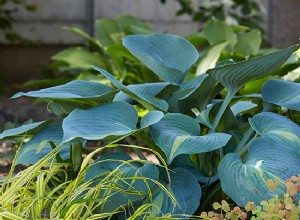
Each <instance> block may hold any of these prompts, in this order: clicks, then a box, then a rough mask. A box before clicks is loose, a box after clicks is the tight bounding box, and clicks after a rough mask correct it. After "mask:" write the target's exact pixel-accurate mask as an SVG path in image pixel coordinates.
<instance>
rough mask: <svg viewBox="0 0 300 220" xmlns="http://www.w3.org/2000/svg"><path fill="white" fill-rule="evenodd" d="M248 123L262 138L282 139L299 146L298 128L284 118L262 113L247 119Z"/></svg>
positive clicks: (299, 135) (299, 130)
mask: <svg viewBox="0 0 300 220" xmlns="http://www.w3.org/2000/svg"><path fill="white" fill-rule="evenodd" d="M249 123H250V125H251V127H252V128H253V129H254V130H255V131H256V132H257V133H258V134H259V135H261V136H263V137H270V138H273V139H278V140H280V139H283V140H286V141H290V142H293V143H298V144H299V145H300V127H299V126H298V125H297V124H295V123H294V122H292V121H291V120H289V119H287V118H286V117H284V116H281V115H277V114H275V113H271V112H264V113H260V114H257V115H255V116H254V117H253V118H251V119H249Z"/></svg>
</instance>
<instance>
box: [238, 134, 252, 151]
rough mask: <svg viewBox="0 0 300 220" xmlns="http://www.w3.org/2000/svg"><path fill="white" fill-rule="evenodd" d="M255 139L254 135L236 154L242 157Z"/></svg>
mask: <svg viewBox="0 0 300 220" xmlns="http://www.w3.org/2000/svg"><path fill="white" fill-rule="evenodd" d="M255 138H256V135H254V136H253V137H252V138H251V139H250V141H248V143H247V144H245V145H244V146H243V148H241V150H240V151H239V152H236V153H237V154H238V155H240V156H242V155H243V154H244V153H245V152H246V151H247V149H248V146H249V144H250V143H251V142H252V141H253V140H254V139H255Z"/></svg>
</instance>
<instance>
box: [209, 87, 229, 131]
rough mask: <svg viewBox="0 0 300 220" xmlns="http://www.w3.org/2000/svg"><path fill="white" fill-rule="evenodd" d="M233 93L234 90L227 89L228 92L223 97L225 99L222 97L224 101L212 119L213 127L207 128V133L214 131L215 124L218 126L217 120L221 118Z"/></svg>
mask: <svg viewBox="0 0 300 220" xmlns="http://www.w3.org/2000/svg"><path fill="white" fill-rule="evenodd" d="M234 94H235V93H234V92H231V91H230V90H229V91H228V93H227V95H226V97H225V99H224V101H223V103H222V105H221V107H220V109H219V111H218V113H217V115H216V117H215V119H214V122H213V127H212V128H211V129H210V130H209V132H208V133H214V132H215V131H216V128H217V126H218V124H219V122H220V120H221V118H222V115H223V114H224V112H225V110H226V108H227V106H228V105H229V103H230V102H231V100H232V98H233V96H234Z"/></svg>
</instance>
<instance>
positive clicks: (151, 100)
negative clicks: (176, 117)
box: [93, 66, 169, 111]
mask: <svg viewBox="0 0 300 220" xmlns="http://www.w3.org/2000/svg"><path fill="white" fill-rule="evenodd" d="M93 68H94V69H95V70H97V71H99V72H100V73H102V74H103V75H104V76H105V77H106V78H107V79H109V80H110V81H111V83H112V84H113V85H114V86H115V87H117V88H118V89H120V90H121V91H122V92H124V93H125V94H126V95H127V96H129V97H130V98H132V99H134V100H136V101H137V102H139V103H140V104H142V105H143V106H145V107H146V108H148V109H151V110H152V109H158V110H162V111H166V110H167V109H168V108H169V105H168V103H167V102H166V101H165V100H162V99H159V98H156V97H154V96H151V95H149V94H145V93H142V92H138V91H137V90H136V88H135V90H131V89H130V88H129V87H127V86H124V85H123V84H122V83H120V82H119V81H118V80H117V79H116V78H114V77H113V76H112V75H111V74H110V73H109V72H107V71H106V70H103V69H100V68H98V67H95V66H94V67H93ZM142 91H143V90H142Z"/></svg>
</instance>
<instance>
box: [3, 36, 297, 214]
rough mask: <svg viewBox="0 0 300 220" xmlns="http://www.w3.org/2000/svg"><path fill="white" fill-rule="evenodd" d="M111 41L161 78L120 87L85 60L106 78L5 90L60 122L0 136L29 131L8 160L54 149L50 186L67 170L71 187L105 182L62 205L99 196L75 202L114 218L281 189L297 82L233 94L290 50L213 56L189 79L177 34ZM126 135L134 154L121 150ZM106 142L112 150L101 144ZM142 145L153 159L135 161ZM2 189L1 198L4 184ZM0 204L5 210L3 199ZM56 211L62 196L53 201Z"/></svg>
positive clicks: (290, 150)
mask: <svg viewBox="0 0 300 220" xmlns="http://www.w3.org/2000/svg"><path fill="white" fill-rule="evenodd" d="M123 45H124V47H126V48H127V49H128V50H129V51H130V53H131V54H132V55H133V56H135V57H136V59H138V60H139V61H140V62H142V63H143V64H144V65H145V66H147V67H148V68H149V69H151V70H152V71H153V73H155V74H156V76H157V77H158V78H159V79H160V80H161V81H160V82H154V83H140V84H130V85H124V84H123V83H122V82H120V81H118V80H117V79H116V78H115V77H114V76H113V75H112V74H110V73H109V72H108V71H106V70H104V69H101V68H99V67H96V66H92V68H93V69H94V70H95V71H98V72H99V73H100V74H101V75H102V76H103V77H105V78H106V79H107V80H108V81H109V82H110V84H111V85H112V86H109V85H106V84H101V83H99V82H89V81H83V80H74V81H71V82H69V83H67V84H64V85H61V86H56V87H51V88H47V89H42V90H38V91H31V92H27V93H22V92H21V93H18V94H16V95H15V96H14V97H13V98H18V97H22V96H28V97H35V98H42V99H44V100H48V101H49V104H48V109H49V110H50V111H51V112H53V113H55V114H57V115H59V116H62V117H63V119H62V122H53V121H52V120H48V121H43V122H37V123H33V124H29V125H24V126H22V127H20V128H16V129H11V130H6V131H4V132H3V133H2V134H1V135H0V138H1V139H7V138H12V137H20V136H23V137H26V138H31V139H30V140H29V141H28V142H26V143H25V144H24V145H23V146H22V147H21V148H20V150H19V153H18V156H17V160H16V163H17V164H39V162H38V161H39V160H45V161H48V160H49V158H48V156H46V157H45V155H48V154H49V153H50V154H51V152H52V151H53V150H56V151H58V152H59V153H58V154H56V156H55V161H56V163H58V164H64V165H65V166H64V167H65V169H66V170H65V172H64V173H65V174H64V175H63V176H62V177H56V178H58V180H59V181H61V182H62V183H63V182H65V181H75V182H76V180H77V179H78V178H79V177H80V178H82V179H80V181H79V182H76V183H77V184H79V185H76V187H77V186H78V187H81V185H80V184H82V185H84V184H89V183H91V187H100V186H102V183H103V181H104V182H105V181H108V183H109V184H105V186H106V187H104V188H101V187H100V188H99V190H98V191H94V194H93V195H91V194H89V193H84V192H83V191H82V193H79V194H75V195H73V194H72V195H71V196H73V201H74V203H76V201H75V200H77V201H89V200H90V199H99V201H94V200H93V202H92V203H89V202H88V203H87V204H85V205H86V206H88V207H91V210H92V213H93V214H94V213H98V214H103V213H116V212H118V217H119V218H122V217H129V216H130V215H131V216H133V215H134V214H132V213H136V211H141V210H143V211H142V212H141V213H143V214H142V215H140V217H141V218H142V217H145V218H146V217H147V218H150V217H156V216H164V215H170V214H172V216H189V215H192V214H194V213H196V214H197V213H201V211H203V210H206V209H209V207H210V206H212V204H213V202H215V201H218V200H221V199H222V197H223V196H222V195H223V193H222V191H223V192H224V193H226V194H227V195H228V196H229V197H230V198H231V199H232V200H233V201H234V202H235V203H236V204H237V205H238V206H241V207H243V206H245V205H246V204H247V203H248V202H249V201H252V202H254V203H255V204H257V205H258V204H259V203H260V201H262V200H268V199H270V198H272V197H273V196H274V195H275V194H277V195H282V194H283V193H284V191H285V189H286V186H285V184H284V180H285V179H287V178H288V177H290V176H293V175H298V174H299V170H300V160H299V158H300V150H299V149H300V148H299V143H300V141H299V140H300V136H299V134H300V128H299V126H298V125H297V124H296V123H295V122H293V121H292V120H291V119H294V120H297V117H298V113H297V111H299V110H300V105H299V101H298V100H297V96H298V91H299V86H298V84H297V83H295V82H287V81H282V80H270V81H268V82H267V83H265V84H264V86H263V88H262V94H251V95H242V94H240V93H239V91H240V90H241V89H242V88H243V87H244V86H245V85H246V84H247V83H249V82H251V81H254V80H258V79H261V78H262V77H265V76H268V75H272V74H275V73H276V71H278V70H279V69H280V68H281V67H282V65H284V64H285V63H286V61H287V60H288V59H289V58H290V57H291V56H292V55H293V53H294V52H295V51H297V50H298V49H299V46H291V47H289V48H286V49H283V50H279V51H276V52H273V53H270V54H267V55H264V56H260V57H255V58H251V59H247V60H245V61H243V62H237V63H229V64H224V63H223V64H222V63H221V64H219V65H218V66H217V67H215V68H212V69H208V70H207V71H205V73H203V74H198V75H194V74H190V73H189V71H190V70H191V68H192V66H193V65H194V63H195V62H197V60H198V57H199V54H198V51H197V50H196V49H195V47H194V46H193V45H192V44H190V43H189V42H188V41H187V40H185V39H183V38H181V37H178V36H174V35H163V34H148V35H131V36H127V37H126V38H124V39H123ZM290 91H294V92H290ZM279 106H280V107H282V108H280V107H279ZM284 109H289V110H288V111H286V112H284V111H285V110H284ZM138 110H139V113H138ZM270 111H274V112H277V114H276V113H273V112H270ZM278 113H279V114H278ZM280 114H282V115H280ZM286 116H288V117H290V118H288V117H286ZM86 141H100V142H99V143H100V144H99V145H100V146H99V147H101V148H99V149H100V150H96V151H94V152H93V153H91V154H89V156H88V159H91V158H93V164H92V165H91V166H87V162H88V160H87V158H85V159H83V153H89V152H87V150H86V148H85V146H86ZM126 142H128V143H129V144H130V147H131V148H133V149H134V150H135V152H136V154H137V155H138V156H139V158H140V160H132V158H131V157H130V156H129V155H128V154H126V150H125V149H124V146H127V145H126ZM141 145H142V146H146V148H145V147H142V146H141ZM105 146H106V147H105ZM112 146H113V147H114V148H113V149H115V151H113V152H111V151H109V150H105V151H104V152H102V148H103V147H105V149H106V148H111V147H112ZM145 149H149V150H150V151H151V152H153V153H155V155H156V157H157V160H158V161H159V164H153V163H152V162H148V161H147V160H146V158H145V157H144V156H143V153H142V150H145ZM99 152H100V154H98V155H96V153H99ZM45 158H46V159H45ZM37 162H38V163H37ZM66 163H67V164H66ZM35 166H37V165H33V166H32V167H35ZM83 169H84V170H83ZM26 178H30V175H29V176H28V177H26ZM269 179H271V180H273V181H275V180H276V181H278V184H277V185H278V186H277V188H276V189H275V190H274V191H273V192H270V191H269V190H268V181H267V180H269ZM20 187H21V184H20ZM49 187H50V189H52V188H51V186H49ZM76 187H75V188H74V189H76ZM17 188H18V185H16V187H15V190H17ZM3 192H4V193H3V194H2V198H4V196H3V195H9V194H10V193H12V189H10V188H9V187H8V188H5V189H4V190H3ZM74 196H75V197H74ZM5 198H7V197H5ZM103 198H105V201H103ZM16 200H17V201H18V200H19V199H18V198H16ZM0 201H1V205H2V206H4V207H7V205H8V203H9V204H10V203H12V202H13V201H14V197H11V199H10V200H8V201H6V200H4V199H1V198H0ZM81 206H82V209H84V208H83V206H84V205H82V204H81ZM66 207H68V205H67V204H66V203H64V204H61V207H60V208H61V209H67V208H66ZM10 208H11V209H12V210H13V209H14V207H10ZM73 208H74V207H73ZM82 209H80V210H82ZM128 215H129V216H128ZM179 218H180V217H179Z"/></svg>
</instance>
